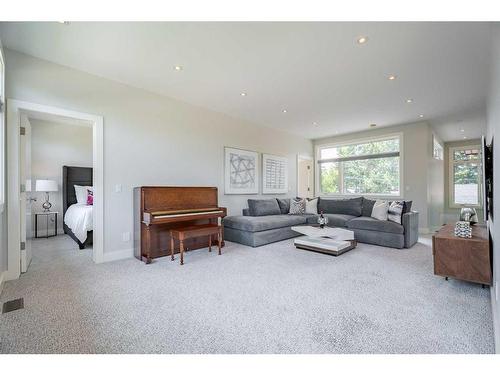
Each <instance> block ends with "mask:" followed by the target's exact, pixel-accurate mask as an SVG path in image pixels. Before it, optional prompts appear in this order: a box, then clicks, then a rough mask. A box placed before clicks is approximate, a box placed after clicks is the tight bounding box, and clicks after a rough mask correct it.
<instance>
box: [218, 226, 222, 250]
mask: <svg viewBox="0 0 500 375" xmlns="http://www.w3.org/2000/svg"><path fill="white" fill-rule="evenodd" d="M217 237H218V238H217V239H218V243H219V255H221V250H220V249H221V247H222V233H221V230H220V229H219V233H218V235H217Z"/></svg>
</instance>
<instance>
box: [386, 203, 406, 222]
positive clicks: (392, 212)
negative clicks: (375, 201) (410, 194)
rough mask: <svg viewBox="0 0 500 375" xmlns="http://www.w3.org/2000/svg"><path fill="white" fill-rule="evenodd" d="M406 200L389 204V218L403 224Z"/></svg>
mask: <svg viewBox="0 0 500 375" xmlns="http://www.w3.org/2000/svg"><path fill="white" fill-rule="evenodd" d="M403 209H404V202H402V201H394V202H392V203H391V205H390V206H389V210H388V213H387V220H389V221H394V222H395V223H398V224H401V215H402V214H403Z"/></svg>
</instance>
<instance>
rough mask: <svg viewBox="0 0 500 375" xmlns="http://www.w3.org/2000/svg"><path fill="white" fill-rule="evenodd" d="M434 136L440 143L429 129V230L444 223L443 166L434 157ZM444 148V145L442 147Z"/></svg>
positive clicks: (441, 143)
mask: <svg viewBox="0 0 500 375" xmlns="http://www.w3.org/2000/svg"><path fill="white" fill-rule="evenodd" d="M434 138H435V139H436V141H437V142H438V143H439V144H440V145H441V146H444V145H443V142H442V141H441V140H440V139H439V137H438V136H437V135H436V134H435V133H434V132H433V131H432V129H430V132H429V141H428V151H427V159H428V166H429V167H428V168H429V169H428V175H427V178H428V180H427V203H428V214H429V223H428V227H429V231H430V232H435V231H436V230H438V229H439V228H440V227H441V225H442V224H443V223H444V220H445V218H444V191H445V182H444V181H445V178H444V174H445V167H444V160H438V159H435V158H434V156H433V153H434ZM443 148H444V147H443Z"/></svg>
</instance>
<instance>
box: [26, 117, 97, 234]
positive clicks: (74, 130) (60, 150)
mask: <svg viewBox="0 0 500 375" xmlns="http://www.w3.org/2000/svg"><path fill="white" fill-rule="evenodd" d="M30 124H31V180H32V181H33V187H32V191H33V193H32V196H33V197H35V198H36V199H37V201H36V202H34V203H33V211H34V212H38V211H42V208H41V206H42V203H43V202H44V201H45V193H43V192H35V191H34V190H35V189H34V188H35V181H36V180H37V179H48V180H55V181H57V184H58V186H59V191H58V192H51V193H50V202H51V203H52V208H51V210H52V211H57V212H59V213H60V216H59V221H58V232H59V233H61V232H62V228H63V221H62V212H63V206H62V201H63V194H62V167H63V166H64V165H69V166H73V167H92V127H90V126H79V125H70V124H63V123H60V122H52V121H44V120H37V119H32V118H30Z"/></svg>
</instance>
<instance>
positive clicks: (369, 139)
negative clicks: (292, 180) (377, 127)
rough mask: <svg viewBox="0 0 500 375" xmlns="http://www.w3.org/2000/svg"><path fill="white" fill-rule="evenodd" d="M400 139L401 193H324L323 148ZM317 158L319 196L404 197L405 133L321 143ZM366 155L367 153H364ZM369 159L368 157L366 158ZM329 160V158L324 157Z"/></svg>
mask: <svg viewBox="0 0 500 375" xmlns="http://www.w3.org/2000/svg"><path fill="white" fill-rule="evenodd" d="M396 138H397V139H398V140H399V195H391V194H387V193H369V194H350V193H331V194H327V193H323V192H322V191H321V183H320V178H321V166H320V164H321V163H320V161H321V150H323V149H326V148H332V147H340V146H351V145H356V144H360V143H367V142H377V141H386V140H390V139H396ZM314 154H315V158H314V164H315V166H316V168H315V178H314V180H315V182H314V183H315V187H316V188H315V192H316V195H317V196H320V197H329V198H346V197H359V196H364V197H373V198H377V199H393V200H394V199H402V198H403V191H404V144H403V133H390V134H384V135H380V136H372V137H364V138H353V139H349V140H345V141H341V142H333V143H325V144H320V145H316V146H315V153H314ZM363 156H365V155H363ZM366 159H368V158H366ZM323 160H327V159H323ZM341 180H342V178H341Z"/></svg>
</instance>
